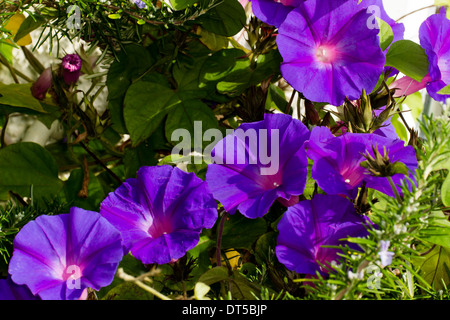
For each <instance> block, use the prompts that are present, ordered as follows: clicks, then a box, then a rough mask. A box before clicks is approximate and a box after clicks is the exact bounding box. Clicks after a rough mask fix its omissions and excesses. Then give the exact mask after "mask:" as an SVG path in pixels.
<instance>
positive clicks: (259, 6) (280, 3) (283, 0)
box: [251, 0, 304, 28]
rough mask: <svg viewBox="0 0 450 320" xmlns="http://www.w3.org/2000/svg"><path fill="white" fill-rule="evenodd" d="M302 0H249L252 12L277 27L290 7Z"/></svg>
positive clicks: (289, 10) (294, 6) (292, 7)
mask: <svg viewBox="0 0 450 320" xmlns="http://www.w3.org/2000/svg"><path fill="white" fill-rule="evenodd" d="M303 1H304V0H251V3H252V12H253V14H254V15H255V17H257V18H258V19H259V20H261V21H262V22H265V23H267V24H270V25H272V26H275V27H277V28H278V27H279V26H280V25H281V23H282V22H283V21H284V19H286V16H287V14H288V13H289V12H291V10H292V9H294V8H296V7H297V6H298V5H299V4H300V3H302V2H303Z"/></svg>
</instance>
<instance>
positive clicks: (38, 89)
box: [31, 68, 52, 100]
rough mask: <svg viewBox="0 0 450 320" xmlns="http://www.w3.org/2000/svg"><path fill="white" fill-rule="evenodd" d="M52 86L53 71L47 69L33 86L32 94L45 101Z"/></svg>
mask: <svg viewBox="0 0 450 320" xmlns="http://www.w3.org/2000/svg"><path fill="white" fill-rule="evenodd" d="M51 86H52V69H51V68H47V69H45V70H44V71H43V72H42V73H41V75H40V76H39V78H38V79H37V80H36V81H35V82H34V83H33V85H32V86H31V94H32V95H33V97H35V98H36V99H39V100H44V99H45V95H46V94H47V91H48V90H49V89H50V88H51Z"/></svg>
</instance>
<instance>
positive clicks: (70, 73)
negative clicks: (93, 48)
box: [61, 53, 83, 85]
mask: <svg viewBox="0 0 450 320" xmlns="http://www.w3.org/2000/svg"><path fill="white" fill-rule="evenodd" d="M82 64H83V61H82V60H81V58H80V56H79V55H77V54H75V53H74V54H67V55H65V56H64V58H63V59H62V63H61V75H62V77H63V79H64V82H65V83H67V84H68V85H71V84H74V83H76V82H77V81H78V78H80V74H81V67H82Z"/></svg>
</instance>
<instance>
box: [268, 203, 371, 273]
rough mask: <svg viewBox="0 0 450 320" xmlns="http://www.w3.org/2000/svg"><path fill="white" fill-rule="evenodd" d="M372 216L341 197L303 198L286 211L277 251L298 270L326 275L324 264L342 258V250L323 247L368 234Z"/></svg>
mask: <svg viewBox="0 0 450 320" xmlns="http://www.w3.org/2000/svg"><path fill="white" fill-rule="evenodd" d="M368 222H369V221H368V219H367V218H365V217H364V216H361V215H358V214H357V213H356V212H355V209H354V207H353V204H352V203H351V202H350V201H349V200H347V199H345V198H342V197H340V196H335V195H324V194H316V195H315V196H314V197H313V198H312V199H311V200H304V201H300V202H299V203H298V204H296V205H295V206H292V207H289V208H288V209H287V211H286V212H285V213H284V215H283V217H282V218H281V220H280V222H279V223H278V226H277V229H278V231H279V235H278V239H277V245H276V247H275V254H276V256H277V258H278V261H280V262H281V263H282V264H284V265H285V266H286V268H288V269H289V270H293V271H296V272H297V273H302V274H309V275H315V274H316V271H319V272H320V273H322V274H326V273H327V271H326V269H325V268H323V267H322V265H324V266H328V267H329V266H330V265H331V262H332V261H336V262H337V260H338V258H339V257H338V252H339V251H340V250H339V249H336V248H325V247H323V246H339V245H345V244H347V245H349V247H352V249H355V250H358V247H357V246H354V245H353V244H349V243H348V242H345V241H341V240H342V239H345V238H347V237H365V236H367V235H368V232H367V229H366V227H365V224H368Z"/></svg>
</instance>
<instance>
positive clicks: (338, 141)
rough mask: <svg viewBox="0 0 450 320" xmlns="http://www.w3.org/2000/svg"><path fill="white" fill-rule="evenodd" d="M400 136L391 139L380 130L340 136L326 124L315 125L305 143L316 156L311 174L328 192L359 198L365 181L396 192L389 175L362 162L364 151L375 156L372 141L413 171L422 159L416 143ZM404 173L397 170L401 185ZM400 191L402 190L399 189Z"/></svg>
mask: <svg viewBox="0 0 450 320" xmlns="http://www.w3.org/2000/svg"><path fill="white" fill-rule="evenodd" d="M404 144H405V143H404V141H402V140H400V139H390V138H386V137H383V136H381V135H378V134H367V133H345V134H343V135H341V136H339V137H335V136H333V135H332V134H331V132H330V130H329V129H328V128H326V127H315V128H314V129H313V130H312V132H311V137H310V139H309V141H307V142H306V143H305V146H306V149H307V151H306V152H307V155H308V157H309V158H310V159H311V160H314V163H313V167H312V170H311V175H312V178H313V179H314V180H316V182H317V184H318V186H319V187H320V188H321V189H322V190H323V191H325V192H326V193H328V194H339V195H346V196H348V197H350V198H355V197H356V195H357V193H358V188H359V187H360V186H361V185H362V182H363V181H365V182H366V187H368V188H372V189H375V190H378V191H380V192H383V193H385V194H387V195H389V196H392V197H393V196H394V191H393V190H392V188H391V186H390V184H389V181H388V179H387V177H375V176H372V175H370V174H369V172H368V171H367V169H365V168H364V167H362V166H361V162H363V161H365V160H366V159H365V158H364V156H363V154H367V153H369V154H370V155H371V156H373V151H372V145H374V146H375V145H376V146H377V149H378V151H379V152H380V153H381V154H382V155H383V154H384V151H383V147H386V149H387V152H388V154H389V159H390V161H391V162H395V161H400V162H402V163H404V164H405V165H406V167H407V168H408V169H409V171H410V172H411V174H410V176H409V177H410V178H413V174H412V173H413V172H414V170H415V169H416V168H417V166H418V163H417V159H416V154H415V151H414V148H413V147H412V146H406V147H405V146H404ZM404 178H405V177H404V175H403V174H400V173H398V174H395V175H393V176H392V180H393V182H394V184H395V185H400V184H401V181H402V180H403V179H404ZM399 192H400V190H399Z"/></svg>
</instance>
